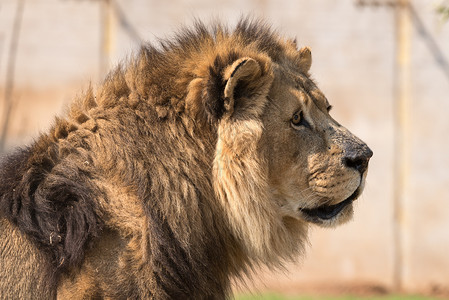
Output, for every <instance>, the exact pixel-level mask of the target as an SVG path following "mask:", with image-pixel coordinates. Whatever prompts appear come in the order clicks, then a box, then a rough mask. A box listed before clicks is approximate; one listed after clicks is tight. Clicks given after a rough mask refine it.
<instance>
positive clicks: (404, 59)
mask: <svg viewBox="0 0 449 300" xmlns="http://www.w3.org/2000/svg"><path fill="white" fill-rule="evenodd" d="M397 2H398V3H397V5H396V12H395V14H396V15H395V21H396V22H395V23H396V64H395V104H394V113H395V145H394V147H395V149H394V152H395V154H394V156H395V157H394V162H395V166H394V181H395V184H394V188H395V190H394V222H393V224H394V275H393V276H394V278H393V287H394V289H395V290H396V291H398V292H400V291H402V290H403V288H404V276H405V275H406V274H405V273H406V272H407V270H408V265H407V263H408V262H409V261H410V259H409V255H408V253H409V249H408V248H407V247H408V246H409V245H410V243H409V240H410V235H409V232H410V231H409V230H408V227H409V224H408V222H409V220H408V218H407V213H406V212H407V208H408V206H409V205H408V203H407V202H408V201H409V199H408V198H409V197H408V194H407V192H408V182H409V178H408V176H409V174H410V153H409V151H410V150H409V149H410V120H409V118H410V101H411V99H410V35H411V24H410V23H411V21H410V14H409V9H410V6H409V5H410V4H409V1H408V0H397Z"/></svg>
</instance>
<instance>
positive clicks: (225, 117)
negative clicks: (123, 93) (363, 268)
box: [206, 46, 372, 261]
mask: <svg viewBox="0 0 449 300" xmlns="http://www.w3.org/2000/svg"><path fill="white" fill-rule="evenodd" d="M286 47H287V46H286ZM286 49H287V50H286V52H285V56H284V59H279V60H278V61H272V60H271V59H270V58H269V57H267V56H265V55H264V54H250V55H249V56H248V57H243V58H240V59H237V60H235V61H234V62H233V63H231V64H230V65H229V66H228V67H227V68H226V69H225V71H224V72H223V73H222V74H223V75H224V76H223V78H220V77H218V79H217V80H216V81H215V82H212V83H213V84H210V82H209V84H208V85H206V86H208V87H212V88H210V89H209V90H208V92H207V95H213V96H214V98H213V99H217V98H218V99H220V98H219V97H217V96H219V95H217V94H214V93H213V91H215V90H216V89H217V88H216V87H220V84H222V83H223V82H224V83H225V84H224V90H223V97H222V98H221V99H222V101H223V103H224V104H223V113H222V117H221V119H220V122H219V124H218V131H217V136H218V138H217V144H216V148H215V157H214V166H213V175H214V188H215V192H216V194H217V196H218V199H219V201H220V203H221V204H222V206H223V208H224V210H225V211H226V215H227V218H228V219H229V223H230V225H231V227H232V228H233V231H234V233H235V235H236V236H238V238H239V239H240V240H241V241H242V243H243V244H244V245H245V247H246V250H247V251H248V252H250V253H253V255H252V256H253V257H258V258H260V259H262V260H263V261H275V260H276V259H275V257H288V256H289V255H291V254H292V253H295V251H296V252H297V249H298V248H299V251H301V249H302V246H303V244H304V240H305V239H306V238H307V228H308V226H307V224H308V223H315V224H318V225H321V226H334V225H338V224H341V223H343V222H345V221H348V220H349V219H350V218H351V216H352V213H353V211H352V203H353V201H354V200H356V199H357V197H358V196H359V195H360V193H361V192H362V189H363V186H364V181H365V177H366V171H367V168H368V161H369V159H370V157H371V156H372V151H371V150H370V149H369V148H368V146H367V145H366V144H365V143H363V142H362V141H361V140H360V139H358V138H357V137H355V136H354V135H353V134H351V133H350V132H349V131H348V130H347V129H346V128H344V127H343V126H341V125H340V124H339V123H337V122H336V121H335V120H334V119H333V118H332V117H331V116H330V115H329V110H330V104H329V102H328V101H327V99H326V97H325V96H324V95H323V93H321V91H320V90H319V89H318V88H317V87H316V85H315V84H314V83H313V82H312V81H311V80H310V79H309V77H308V75H307V74H308V71H309V68H310V66H311V53H310V50H309V49H308V48H307V47H305V48H302V49H300V50H299V51H297V50H296V48H295V47H292V48H291V50H288V48H286ZM217 73H218V72H217ZM215 104H216V103H215ZM211 107H213V106H211Z"/></svg>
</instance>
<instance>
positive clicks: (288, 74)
mask: <svg viewBox="0 0 449 300" xmlns="http://www.w3.org/2000/svg"><path fill="white" fill-rule="evenodd" d="M276 74H277V76H276V77H277V79H278V80H279V82H281V84H282V85H284V88H285V87H286V88H291V90H292V91H293V94H294V95H295V97H294V98H296V99H297V100H299V102H300V103H301V104H305V106H306V107H307V106H309V105H308V104H309V102H311V103H310V104H314V105H315V106H316V107H318V108H319V109H320V110H328V108H329V107H330V104H329V101H328V100H327V98H326V96H325V95H324V93H323V92H322V91H321V90H320V89H319V87H318V86H317V84H316V83H315V82H314V81H313V80H312V79H311V78H310V77H309V76H308V75H306V74H303V73H299V72H296V71H292V70H289V69H288V68H283V67H280V68H279V69H278V72H276ZM309 100H311V101H309ZM309 107H310V106H309ZM312 107H313V106H312Z"/></svg>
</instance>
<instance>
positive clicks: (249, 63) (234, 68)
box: [224, 57, 261, 115]
mask: <svg viewBox="0 0 449 300" xmlns="http://www.w3.org/2000/svg"><path fill="white" fill-rule="evenodd" d="M260 73H261V70H260V65H259V63H258V62H257V61H255V60H254V59H252V58H249V57H245V58H241V59H238V60H236V61H235V62H234V63H233V64H232V65H231V66H230V67H229V68H227V70H226V71H225V78H227V82H226V86H225V88H224V108H225V112H226V113H227V114H229V115H232V113H233V112H234V106H235V104H236V99H239V98H240V97H242V96H244V95H245V94H247V95H248V94H250V93H251V92H254V89H253V88H251V87H250V85H251V83H253V82H254V81H257V79H258V78H260V75H261V74H260ZM239 85H240V86H239ZM243 89H245V90H243Z"/></svg>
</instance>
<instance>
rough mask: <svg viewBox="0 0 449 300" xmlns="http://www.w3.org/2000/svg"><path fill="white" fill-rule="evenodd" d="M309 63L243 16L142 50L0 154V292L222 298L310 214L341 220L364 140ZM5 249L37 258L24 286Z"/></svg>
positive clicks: (289, 250) (358, 180) (292, 243)
mask: <svg viewBox="0 0 449 300" xmlns="http://www.w3.org/2000/svg"><path fill="white" fill-rule="evenodd" d="M310 66H311V53H310V50H309V49H308V48H302V49H300V50H297V48H296V43H295V42H294V41H292V40H285V39H283V38H281V37H280V36H279V35H278V34H276V33H275V32H273V31H272V30H271V29H270V28H269V27H268V26H266V25H264V24H263V23H261V22H252V21H249V20H243V21H241V22H240V23H239V24H238V25H237V26H236V28H235V29H234V30H233V31H230V30H228V29H226V28H225V27H224V26H222V25H214V26H212V27H211V28H210V29H208V28H207V27H206V26H204V25H202V24H200V23H198V24H196V27H195V29H193V30H188V29H185V30H183V31H182V32H181V33H180V34H179V35H178V36H177V37H176V39H174V40H173V41H166V42H162V44H161V45H160V47H159V48H155V47H152V46H149V45H148V46H146V47H144V48H142V50H141V52H140V54H139V55H138V56H137V57H136V58H135V59H134V60H132V61H131V62H129V64H127V65H126V66H123V67H118V68H117V69H116V70H115V71H114V72H112V73H111V75H110V76H109V77H108V78H107V79H106V80H105V82H104V83H103V84H102V85H101V86H100V87H99V89H98V91H97V92H96V93H94V92H93V90H92V89H89V90H88V91H87V92H86V93H85V94H84V95H83V96H82V97H80V98H79V99H78V100H77V101H75V103H74V104H73V105H72V107H71V108H70V110H69V113H68V115H67V117H65V118H62V119H57V120H56V123H55V125H54V126H53V128H52V129H51V130H50V132H49V133H47V134H44V135H42V136H41V137H40V138H39V139H38V140H37V141H36V143H35V144H33V145H32V146H31V147H29V148H26V149H24V150H21V151H18V152H16V154H14V155H12V156H10V157H8V158H6V159H5V162H4V163H3V167H2V171H1V172H2V173H1V176H2V177H3V178H5V180H4V183H3V184H0V196H1V198H0V201H1V202H0V212H1V215H2V218H3V219H2V227H4V226H6V227H5V228H9V230H12V231H14V232H16V233H15V234H12V235H8V236H5V235H2V239H1V241H0V249H5V248H8V249H9V250H8V251H4V250H2V255H1V257H0V261H1V262H2V264H1V266H2V269H1V270H0V272H1V273H0V276H2V277H1V278H2V280H1V283H0V293H2V294H0V296H1V297H0V298H4V297H7V298H8V297H12V298H14V297H18V298H29V297H31V296H32V295H33V293H34V291H35V288H34V287H35V286H39V287H41V290H42V292H41V294H40V295H45V296H47V298H52V297H55V295H57V297H58V298H61V299H65V298H68V299H74V298H79V299H90V298H111V299H118V298H120V299H121V298H130V299H148V298H151V299H153V298H154V299H205V298H214V299H215V298H216V299H221V298H225V297H226V296H227V295H228V294H229V290H230V279H231V278H232V277H233V276H239V275H241V274H243V273H245V272H248V271H249V270H250V269H251V268H252V267H253V266H255V265H259V264H267V265H271V266H279V265H281V264H282V262H283V261H285V260H286V259H291V258H293V257H295V256H297V255H299V254H301V253H302V252H303V250H304V244H305V241H306V239H307V229H308V227H309V224H311V223H317V224H320V225H323V226H333V225H337V224H340V223H342V222H345V221H347V220H348V219H349V218H350V217H351V215H352V201H354V200H355V199H356V198H357V197H358V195H359V194H360V192H361V190H362V188H363V182H364V178H365V176H366V169H367V164H368V160H369V158H370V157H371V155H372V152H371V151H370V150H369V148H368V147H367V146H366V145H365V144H364V143H363V142H361V141H360V140H359V139H358V138H356V137H355V136H353V135H352V134H351V133H350V132H349V131H347V130H346V129H345V128H344V127H342V126H341V125H340V124H338V123H337V122H336V121H335V120H333V119H332V117H331V116H330V115H329V112H328V109H329V103H328V102H327V99H326V98H325V97H324V95H323V94H322V93H321V92H320V91H319V89H318V88H317V87H316V85H315V84H314V83H313V82H312V81H311V80H310V78H309V74H308V71H309V68H310ZM28 174H30V176H28ZM31 175H32V176H31ZM3 222H4V223H3ZM10 244H14V246H12V247H9V246H8V245H10ZM30 249H31V250H30ZM14 251H16V252H17V253H22V252H23V253H24V257H23V261H24V265H26V266H28V267H29V266H31V265H33V264H34V263H35V262H36V261H37V262H38V267H37V268H36V269H35V270H34V271H35V273H34V274H32V276H29V274H28V273H26V272H29V271H26V270H28V269H27V268H28V267H27V268H25V269H24V271H20V272H22V273H19V274H20V275H21V276H24V277H26V278H30V279H29V282H28V283H27V284H25V285H18V284H17V285H16V286H14V285H15V284H16V281H17V276H15V277H11V275H10V274H11V270H12V269H17V268H19V270H21V263H20V262H18V261H17V259H16V258H12V256H11V255H12V254H11V253H12V252H14ZM36 257H37V258H36ZM40 273H42V274H44V275H45V276H41V277H40V276H38V274H40ZM39 278H40V279H39ZM42 278H43V279H42ZM11 285H12V287H11ZM42 286H44V288H42ZM38 290H39V289H38ZM39 291H40V290H39Z"/></svg>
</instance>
